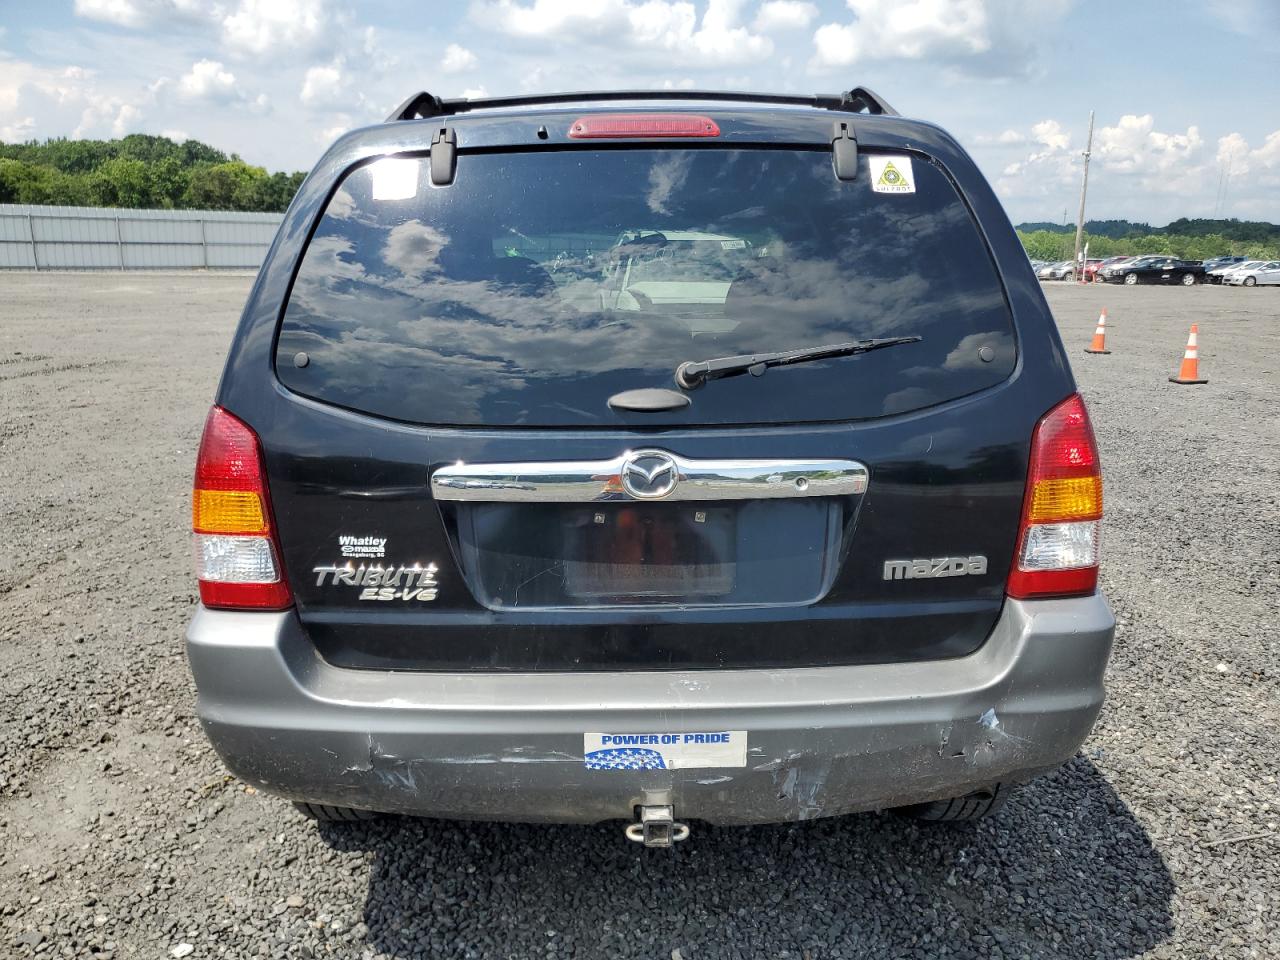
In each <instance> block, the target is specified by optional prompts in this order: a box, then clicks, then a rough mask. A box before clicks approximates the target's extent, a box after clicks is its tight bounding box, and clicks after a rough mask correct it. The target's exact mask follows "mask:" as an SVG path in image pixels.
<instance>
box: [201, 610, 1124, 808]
mask: <svg viewBox="0 0 1280 960" xmlns="http://www.w3.org/2000/svg"><path fill="white" fill-rule="evenodd" d="M1113 629H1114V620H1113V618H1112V616H1111V612H1110V610H1109V609H1108V607H1107V604H1106V601H1105V600H1103V598H1102V597H1101V595H1096V596H1093V597H1088V598H1082V599H1071V600H1039V601H1032V602H1020V601H1014V600H1010V601H1008V602H1006V604H1005V607H1004V612H1003V614H1002V616H1001V618H1000V620H999V622H998V623H997V625H996V627H995V630H994V632H993V633H992V635H991V637H990V639H989V640H988V641H987V642H986V643H985V644H984V645H983V646H982V647H981V648H980V649H979V650H978V651H976V652H975V653H973V654H971V655H969V656H967V657H961V658H958V659H953V660H940V661H927V662H920V663H901V664H883V665H870V666H848V667H825V668H796V669H786V670H724V671H716V670H700V671H689V672H652V673H649V672H629V673H579V674H570V673H538V674H532V673H523V674H494V673H464V674H439V673H387V672H378V671H367V670H346V669H340V668H336V667H333V666H330V665H329V664H327V663H325V662H324V661H323V660H322V659H321V658H320V657H319V656H318V655H317V654H316V652H315V649H314V648H313V647H312V645H311V644H310V642H309V641H308V640H307V638H306V636H305V634H304V633H303V631H302V628H301V626H300V625H299V623H298V620H297V618H296V615H295V614H294V613H293V612H292V611H288V612H284V613H240V612H226V611H213V610H205V609H203V608H201V609H200V610H199V611H198V612H197V613H196V616H195V618H194V619H193V620H192V623H191V625H190V627H189V629H188V631H187V654H188V657H189V659H190V662H191V669H192V672H193V673H194V674H195V679H196V685H197V687H198V689H199V704H198V710H199V715H200V719H201V721H202V723H203V724H204V728H205V730H206V732H207V733H208V735H209V738H210V739H211V740H212V741H213V745H214V747H215V748H216V749H217V751H218V753H219V754H220V755H221V756H222V758H223V760H224V761H225V762H226V764H227V766H228V767H229V768H230V769H231V770H232V771H233V772H234V773H235V774H236V775H237V776H239V777H240V778H242V779H243V780H245V781H247V782H249V783H252V784H254V785H255V786H257V787H259V788H261V789H263V790H266V791H269V792H271V793H275V794H279V795H281V796H284V797H288V798H290V799H294V800H307V801H311V802H316V803H329V804H337V805H343V806H352V807H362V808H366V809H372V810H380V811H385V812H400V813H410V814H418V815H423V816H439V817H451V818H459V819H492V820H526V821H562V822H583V823H591V822H596V821H600V820H607V819H612V818H627V819H630V818H631V817H632V815H633V808H634V807H635V806H636V805H637V804H654V803H664V804H665V803H670V804H674V806H675V811H676V816H677V817H679V818H681V819H701V820H706V821H710V822H713V823H758V822H772V821H785V820H804V819H809V818H812V817H818V816H827V815H832V814H839V813H849V812H853V811H858V810H871V809H877V808H882V807H889V806H895V805H900V804H906V803H912V802H917V801H923V800H931V799H941V798H945V797H952V796H958V795H961V794H964V793H967V792H971V791H973V790H976V789H980V788H982V787H984V786H987V785H990V784H992V783H994V782H997V781H1006V782H1008V781H1017V780H1025V779H1028V778H1029V777H1031V776H1034V775H1035V774H1037V773H1040V772H1043V771H1045V770H1048V769H1051V768H1053V767H1055V766H1057V765H1059V764H1060V763H1062V762H1064V761H1065V760H1067V759H1069V758H1070V757H1071V756H1072V755H1073V754H1074V753H1075V751H1076V749H1077V748H1078V747H1079V745H1080V743H1081V742H1082V741H1083V740H1084V738H1085V737H1086V736H1087V735H1088V733H1089V731H1090V730H1091V729H1092V727H1093V723H1094V720H1095V719H1096V717H1097V715H1098V711H1099V709H1100V708H1101V705H1102V699H1103V672H1104V669H1105V667H1106V663H1107V658H1108V656H1109V654H1110V650H1111V640H1112V633H1113ZM694 730H698V731H714V730H746V731H748V751H747V761H746V766H745V767H728V768H713V769H693V770H588V769H586V768H585V766H584V761H583V734H584V733H585V732H588V731H596V732H613V733H634V732H640V731H671V732H676V733H678V732H683V731H694Z"/></svg>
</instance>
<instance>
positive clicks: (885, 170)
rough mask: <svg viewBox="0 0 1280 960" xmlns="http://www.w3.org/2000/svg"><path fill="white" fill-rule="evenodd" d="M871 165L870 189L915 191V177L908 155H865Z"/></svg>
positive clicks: (901, 191)
mask: <svg viewBox="0 0 1280 960" xmlns="http://www.w3.org/2000/svg"><path fill="white" fill-rule="evenodd" d="M867 162H868V163H869V164H870V167H871V189H872V191H873V192H875V193H915V192H916V178H915V175H914V174H913V173H912V172H911V158H910V157H908V156H901V157H888V156H876V155H874V154H872V155H869V156H868V157H867Z"/></svg>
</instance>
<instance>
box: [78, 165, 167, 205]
mask: <svg viewBox="0 0 1280 960" xmlns="http://www.w3.org/2000/svg"><path fill="white" fill-rule="evenodd" d="M88 188H89V190H88V192H89V202H90V203H92V204H93V205H94V206H97V207H150V206H152V202H151V177H150V176H149V174H148V173H147V165H146V164H145V163H143V162H142V161H141V160H134V159H132V158H130V157H112V158H111V159H110V160H108V161H107V162H106V163H104V164H102V165H101V166H99V167H98V168H97V169H96V170H94V171H93V173H91V174H89V177H88Z"/></svg>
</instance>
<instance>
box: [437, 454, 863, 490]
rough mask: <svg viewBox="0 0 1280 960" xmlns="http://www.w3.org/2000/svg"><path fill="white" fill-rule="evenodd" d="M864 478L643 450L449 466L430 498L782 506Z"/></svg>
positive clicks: (840, 470) (859, 469)
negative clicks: (607, 457) (746, 502)
mask: <svg viewBox="0 0 1280 960" xmlns="http://www.w3.org/2000/svg"><path fill="white" fill-rule="evenodd" d="M867 476H868V474H867V468H866V467H865V466H863V465H862V464H861V463H858V462H857V461H854V460H826V459H821V458H814V459H809V460H701V459H698V460H694V459H691V458H687V457H682V456H679V455H678V454H674V453H670V452H668V451H666V450H656V449H643V450H628V451H627V452H626V453H623V454H620V455H619V456H617V457H614V458H613V459H612V460H551V461H546V462H540V463H452V464H447V465H445V466H441V467H438V468H437V469H436V470H435V472H433V473H432V474H431V493H432V495H433V496H434V497H435V498H436V499H437V500H461V501H467V502H481V503H484V502H490V503H493V502H499V503H607V502H627V501H636V500H649V501H653V500H667V501H686V502H687V501H696V500H780V499H784V498H789V497H839V496H853V495H856V494H861V493H864V492H865V491H866V489H867Z"/></svg>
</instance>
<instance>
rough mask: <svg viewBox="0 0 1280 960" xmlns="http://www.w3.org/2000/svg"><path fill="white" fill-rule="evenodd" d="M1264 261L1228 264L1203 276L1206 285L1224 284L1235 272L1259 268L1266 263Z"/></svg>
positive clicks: (1244, 261)
mask: <svg viewBox="0 0 1280 960" xmlns="http://www.w3.org/2000/svg"><path fill="white" fill-rule="evenodd" d="M1266 262H1267V261H1265V260H1243V261H1241V262H1239V263H1229V264H1227V265H1226V266H1223V267H1217V268H1215V269H1214V270H1212V271H1210V272H1209V273H1208V274H1206V275H1205V281H1206V282H1207V283H1226V282H1227V278H1228V277H1230V276H1231V275H1232V274H1233V273H1235V272H1236V271H1237V270H1252V269H1253V268H1254V267H1258V266H1261V265H1262V264H1264V263H1266Z"/></svg>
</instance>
